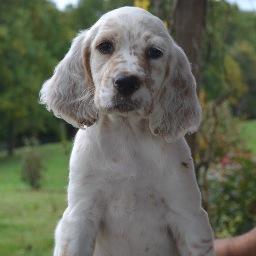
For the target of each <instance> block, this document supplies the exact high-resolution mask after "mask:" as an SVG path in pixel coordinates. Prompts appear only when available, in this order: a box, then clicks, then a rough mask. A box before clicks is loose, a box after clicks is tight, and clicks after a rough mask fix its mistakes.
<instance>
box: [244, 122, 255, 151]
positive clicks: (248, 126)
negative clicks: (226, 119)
mask: <svg viewBox="0 0 256 256" xmlns="http://www.w3.org/2000/svg"><path fill="white" fill-rule="evenodd" d="M241 136H242V138H243V140H244V141H245V143H246V145H247V147H248V149H250V150H251V151H252V152H253V153H256V120H252V121H245V122H243V123H242V127H241Z"/></svg>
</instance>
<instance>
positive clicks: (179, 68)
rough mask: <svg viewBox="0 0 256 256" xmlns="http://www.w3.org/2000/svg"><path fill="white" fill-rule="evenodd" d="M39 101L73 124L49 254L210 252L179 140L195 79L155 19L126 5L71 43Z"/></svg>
mask: <svg viewBox="0 0 256 256" xmlns="http://www.w3.org/2000/svg"><path fill="white" fill-rule="evenodd" d="M40 94H41V96H40V97H41V103H43V104H45V105H46V106H47V108H48V110H51V111H52V112H53V113H54V114H55V115H56V116H57V117H59V118H62V119H64V120H66V121H67V122H68V123H70V124H72V125H74V126H75V127H78V128H79V131H78V133H77V135H76V138H75V142H74V147H73V150H72V154H71V160H70V174H69V186H68V207H67V209H66V210H65V212H64V214H63V217H62V218H61V220H60V221H59V224H58V226H57V228H56V233H55V250H54V255H55V256H131V255H136V256H144V255H147V256H157V255H159V256H170V255H172V256H175V255H181V256H189V255H190V256H206V255H207V256H210V255H214V252H213V242H212V231H211V227H210V225H209V221H208V217H207V214H206V212H205V211H204V210H203V209H202V207H201V196H200V192H199V189H198V186H197V182H196V178H195V174H194V168H193V161H192V159H191V153H190V150H189V147H188V145H187V143H186V141H185V139H184V135H185V134H186V133H188V132H193V131H195V130H196V129H197V128H198V126H199V123H200V115H201V108H200V105H199V102H198V98H197V94H196V83H195V79H194V77H193V75H192V73H191V69H190V65H189V62H188V60H187V57H186V55H185V54H184V52H183V51H182V49H181V48H180V47H179V46H177V44H176V43H175V42H174V41H173V39H172V38H171V36H170V35H169V34H168V31H167V30H166V28H165V26H164V25H163V23H162V22H161V20H160V19H158V18H157V17H155V16H153V15H151V14H150V13H148V12H147V11H145V10H143V9H140V8H135V7H123V8H120V9H116V10H113V11H111V12H109V13H107V14H105V15H103V16H102V17H101V18H100V19H99V20H98V21H97V22H96V23H95V24H94V25H93V26H92V27H91V28H90V29H88V30H84V31H82V32H80V33H79V34H78V36H77V37H76V38H75V39H74V41H73V43H72V46H71V48H70V50H69V52H68V53H67V55H66V56H65V57H64V59H63V60H62V61H61V62H60V63H59V64H58V65H57V67H56V69H55V72H54V74H53V76H52V77H51V78H50V79H49V80H48V81H46V82H45V83H44V85H43V87H42V89H41V92H40Z"/></svg>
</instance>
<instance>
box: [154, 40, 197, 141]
mask: <svg viewBox="0 0 256 256" xmlns="http://www.w3.org/2000/svg"><path fill="white" fill-rule="evenodd" d="M200 120H201V107H200V104H199V101H198V97H197V94H196V82H195V78H194V76H193V74H192V72H191V67H190V64H189V62H188V59H187V57H186V55H185V53H184V52H183V50H182V49H181V48H180V47H179V46H177V45H176V44H175V45H174V54H172V56H171V58H170V63H169V64H168V67H167V69H166V78H165V80H164V82H163V84H162V88H161V89H160V91H159V94H158V98H157V102H155V107H154V110H153V112H152V114H151V116H150V118H149V126H150V129H151V131H152V133H153V134H155V135H161V136H163V137H164V138H165V139H166V141H167V142H171V141H174V140H176V139H178V138H180V137H183V136H184V135H185V134H186V133H188V132H190V133H191V132H194V131H196V130H197V129H198V127H199V124H200Z"/></svg>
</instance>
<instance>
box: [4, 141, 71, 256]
mask: <svg viewBox="0 0 256 256" xmlns="http://www.w3.org/2000/svg"><path fill="white" fill-rule="evenodd" d="M38 150H39V151H40V153H41V154H42V156H43V158H44V163H45V171H44V180H43V187H42V189H41V190H38V191H33V190H31V189H30V188H29V187H28V186H27V185H26V184H24V183H23V182H22V180H21V178H20V176H21V163H22V156H23V154H24V149H20V150H17V152H16V153H15V155H14V156H13V157H4V156H3V155H2V156H0V194H1V198H0V205H1V208H0V234H1V235H0V255H5V256H22V255H24V256H25V255H26V256H46V255H47V256H48V255H51V254H52V248H53V234H54V232H53V231H54V228H55V226H56V223H57V220H58V219H59V218H60V216H61V215H62V213H63V210H64V209H65V205H66V203H65V200H66V199H65V198H66V193H65V191H66V186H67V176H68V171H67V170H68V159H69V154H65V150H64V149H63V148H62V146H61V144H48V145H44V146H40V147H39V148H38Z"/></svg>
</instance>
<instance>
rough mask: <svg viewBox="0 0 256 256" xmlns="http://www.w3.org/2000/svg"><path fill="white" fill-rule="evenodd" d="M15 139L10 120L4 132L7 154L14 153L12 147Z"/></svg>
mask: <svg viewBox="0 0 256 256" xmlns="http://www.w3.org/2000/svg"><path fill="white" fill-rule="evenodd" d="M14 141H15V139H14V124H13V122H10V123H9V125H8V129H7V134H6V149H7V155H8V156H12V155H13V153H14V147H15V142H14Z"/></svg>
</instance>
